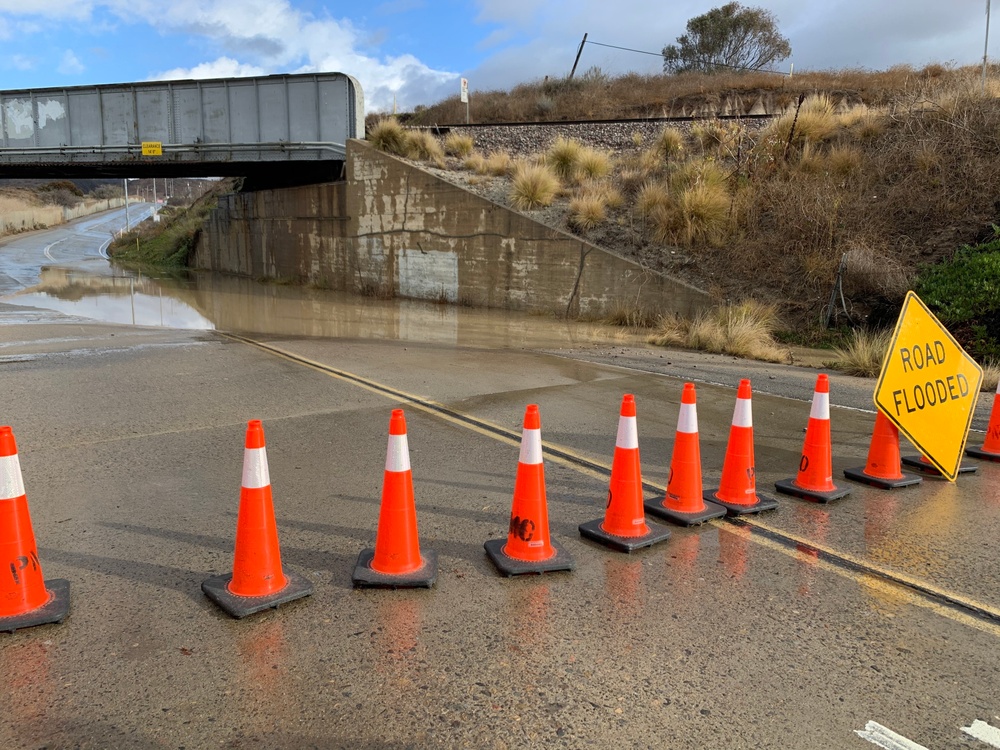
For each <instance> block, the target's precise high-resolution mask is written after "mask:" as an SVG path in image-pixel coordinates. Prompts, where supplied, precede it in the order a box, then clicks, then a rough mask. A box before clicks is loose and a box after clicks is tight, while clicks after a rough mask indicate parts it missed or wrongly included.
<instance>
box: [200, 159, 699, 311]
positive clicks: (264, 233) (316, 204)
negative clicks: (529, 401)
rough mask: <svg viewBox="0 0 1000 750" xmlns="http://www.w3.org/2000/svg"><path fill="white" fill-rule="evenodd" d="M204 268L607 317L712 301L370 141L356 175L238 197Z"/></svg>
mask: <svg viewBox="0 0 1000 750" xmlns="http://www.w3.org/2000/svg"><path fill="white" fill-rule="evenodd" d="M194 262H195V264H196V266H197V267H199V268H206V269H213V270H219V271H224V272H229V273H236V274H240V275H245V276H251V277H256V278H280V279H288V280H295V281H299V282H303V283H311V284H316V285H319V286H324V287H328V288H333V289H341V290H349V291H355V292H359V293H362V294H369V295H374V296H379V297H394V296H395V297H406V298H414V299H428V300H434V301H442V302H452V303H458V304H464V305H472V306H481V307H498V308H505V309H512V310H537V311H544V312H554V313H558V314H568V315H586V316H599V315H603V314H605V313H606V312H608V310H609V309H610V308H611V307H612V306H614V305H615V304H616V303H618V302H628V303H629V304H638V305H640V306H643V307H647V308H654V309H661V310H663V311H670V312H678V313H681V314H686V315H689V314H692V313H694V312H696V311H698V310H700V309H703V308H705V307H707V306H708V305H709V304H710V303H711V299H710V297H709V296H708V295H707V294H706V293H705V292H702V291H701V290H698V289H695V288H694V287H691V286H689V285H687V284H685V283H683V282H681V281H679V280H676V279H672V278H669V277H667V276H663V275H661V274H657V273H654V272H651V271H647V270H644V269H642V268H641V267H640V266H638V265H637V264H635V263H633V262H631V261H629V260H626V259H624V258H621V257H619V256H617V255H615V254H613V253H611V252H609V251H607V250H604V249H602V248H599V247H597V246H595V245H592V244H590V243H587V242H585V241H583V240H581V239H579V238H577V237H574V236H572V235H570V234H567V233H565V232H561V231H559V230H556V229H552V228H551V227H547V226H545V225H543V224H540V223H538V222H536V221H534V220H533V219H531V218H529V217H527V216H524V215H523V214H519V213H517V212H516V211H512V210H510V209H508V208H506V207H504V206H500V205H498V204H495V203H491V202H490V201H488V200H485V199H483V198H480V197H479V196H477V195H474V194H472V193H470V192H468V191H466V190H463V189H462V188H461V187H459V186H457V185H453V184H452V183H450V182H447V181H445V180H442V179H440V178H438V177H436V176H435V175H432V174H430V173H429V172H426V171H424V170H422V169H420V168H419V167H415V166H413V165H411V164H409V163H408V162H406V161H403V160H401V159H398V158H395V157H392V156H389V155H387V154H384V153H381V152H379V151H376V150H375V149H373V148H372V147H371V146H369V145H368V144H367V143H365V142H363V141H351V142H350V143H349V144H348V163H347V180H346V182H344V183H338V184H328V185H313V186H308V187H302V188H293V189H288V190H278V191H264V192H259V193H249V194H240V195H234V196H229V197H228V198H227V199H226V200H225V201H223V202H220V205H219V208H218V210H217V211H216V212H215V213H214V214H213V216H212V217H211V219H210V220H209V223H208V226H207V227H206V231H205V232H203V234H202V240H201V242H200V243H199V246H198V249H197V251H196V254H195V258H194Z"/></svg>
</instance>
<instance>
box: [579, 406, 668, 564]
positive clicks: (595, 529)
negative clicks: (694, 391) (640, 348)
mask: <svg viewBox="0 0 1000 750" xmlns="http://www.w3.org/2000/svg"><path fill="white" fill-rule="evenodd" d="M580 535H581V536H584V537H586V538H587V539H590V540H591V541H594V542H597V543H599V544H603V545H605V546H606V547H610V548H611V549H613V550H618V551H619V552H631V551H632V550H636V549H640V548H642V547H651V546H653V545H654V544H656V543H657V542H663V541H666V540H667V539H669V538H670V529H668V528H666V527H665V526H660V525H658V524H647V523H646V517H645V515H644V514H643V508H642V470H641V469H640V466H639V431H638V429H637V427H636V419H635V397H633V396H632V394H630V393H629V394H626V395H625V396H624V397H623V398H622V407H621V412H620V415H619V417H618V437H617V439H616V440H615V457H614V461H613V462H612V464H611V488H610V489H609V490H608V504H607V508H606V510H605V511H604V519H603V520H602V519H600V518H598V519H596V520H594V521H588V522H587V523H582V524H580Z"/></svg>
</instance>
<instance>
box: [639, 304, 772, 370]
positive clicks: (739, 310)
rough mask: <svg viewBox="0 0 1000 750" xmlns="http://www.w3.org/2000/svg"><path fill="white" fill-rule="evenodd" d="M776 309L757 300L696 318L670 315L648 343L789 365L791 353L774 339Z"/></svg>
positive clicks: (662, 320) (719, 308) (728, 306)
mask: <svg viewBox="0 0 1000 750" xmlns="http://www.w3.org/2000/svg"><path fill="white" fill-rule="evenodd" d="M777 325H778V314H777V309H776V308H775V307H774V306H773V305H766V304H763V303H760V302H757V301H756V300H746V301H744V302H740V303H737V304H733V305H724V306H722V307H718V308H716V309H714V310H712V311H709V312H706V313H703V314H701V315H698V316H696V317H695V318H694V319H688V318H682V317H680V316H676V315H674V316H667V317H664V318H662V319H661V321H660V325H659V328H658V330H657V331H656V332H655V333H653V334H651V335H650V336H649V337H648V338H647V339H646V341H647V342H648V343H650V344H655V345H657V346H683V347H686V348H689V349H700V350H703V351H708V352H715V353H719V354H732V355H733V356H736V357H745V358H747V359H759V360H763V361H765V362H787V361H788V357H789V354H788V351H787V350H786V349H784V348H782V347H781V346H780V345H779V344H778V342H777V341H775V339H774V331H775V329H776V328H777Z"/></svg>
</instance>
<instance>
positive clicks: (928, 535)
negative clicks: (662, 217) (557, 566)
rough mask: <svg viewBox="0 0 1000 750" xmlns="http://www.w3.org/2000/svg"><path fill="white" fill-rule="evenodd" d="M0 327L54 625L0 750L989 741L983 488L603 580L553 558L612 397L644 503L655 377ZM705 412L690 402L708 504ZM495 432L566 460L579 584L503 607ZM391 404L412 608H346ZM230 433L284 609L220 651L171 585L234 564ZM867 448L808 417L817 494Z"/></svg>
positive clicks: (507, 474) (615, 568) (853, 412)
mask: <svg viewBox="0 0 1000 750" xmlns="http://www.w3.org/2000/svg"><path fill="white" fill-rule="evenodd" d="M48 242H51V239H49V240H47V241H46V242H45V243H44V244H48ZM44 244H43V245H42V246H43V247H44ZM4 252H5V251H4V250H2V249H0V255H2V254H3V253H4ZM361 304H364V302H363V301H362V303H361ZM0 322H2V323H3V325H0V355H2V357H0V377H2V382H3V386H4V392H5V394H6V398H5V399H4V414H3V415H2V419H0V421H2V422H3V423H8V424H11V425H12V426H13V427H14V431H15V434H16V437H17V440H18V444H19V448H20V458H21V464H22V467H23V470H24V478H25V484H26V488H27V493H28V499H29V503H30V507H31V512H32V520H33V522H34V528H35V534H36V536H37V538H38V544H39V552H40V557H41V562H42V565H43V568H44V571H45V574H46V577H47V578H67V579H69V580H70V581H71V585H72V612H71V615H70V617H69V618H68V619H67V620H66V621H65V622H64V623H63V624H62V625H59V626H42V627H38V628H34V629H29V630H23V631H18V632H17V633H15V634H13V635H7V634H0V663H2V667H0V669H2V671H0V674H3V675H5V676H6V677H7V679H6V681H5V683H6V685H7V701H6V705H5V709H4V711H3V712H2V714H0V747H4V748H8V747H9V748H21V747H24V748H40V747H49V748H62V747H74V748H75V747H80V748H107V747H123V748H180V747H184V748H201V747H232V748H242V747H282V748H308V747H321V748H325V747H373V748H405V747H488V748H512V747H522V746H528V747H531V746H546V747H548V746H552V747H570V748H576V747H637V748H638V747H652V748H660V747H669V748H704V747H719V748H743V747H747V748H750V747H794V748H841V747H843V748H852V747H853V748H864V747H871V745H869V744H868V743H867V742H866V741H865V740H863V739H861V738H859V737H858V736H857V735H856V734H855V730H859V729H862V728H864V727H865V725H866V723H867V722H869V721H876V722H879V723H880V724H882V725H884V726H886V727H889V728H890V729H892V730H894V731H895V732H898V733H900V734H901V735H904V736H905V737H907V738H909V739H910V740H912V741H913V742H916V743H918V744H919V745H922V746H924V747H927V748H951V747H988V746H987V745H985V744H983V743H980V742H978V741H977V740H974V739H973V738H971V737H970V736H968V735H967V734H964V733H963V732H962V731H961V727H967V726H969V725H970V724H971V723H972V722H973V721H974V720H977V719H979V720H982V721H987V722H992V723H993V724H994V725H997V724H998V723H1000V722H998V721H997V719H996V714H997V707H998V701H1000V683H998V681H997V679H996V676H997V661H998V660H997V656H996V654H997V644H998V638H1000V623H998V621H997V620H996V619H993V618H992V617H990V616H988V615H989V613H998V612H1000V585H998V584H997V580H998V578H1000V575H998V574H1000V570H998V568H1000V564H998V561H997V555H996V553H995V548H994V546H993V544H992V537H993V535H994V534H993V530H995V529H996V528H998V526H1000V466H996V467H994V466H993V465H986V466H983V467H982V468H981V469H980V471H979V473H978V474H977V475H975V476H971V477H962V478H961V479H960V481H959V482H958V483H957V484H956V485H951V484H948V483H946V482H942V481H933V480H930V481H926V482H925V484H924V485H923V486H921V487H919V488H915V489H909V490H899V491H898V492H894V493H882V492H878V491H876V490H872V489H867V488H863V487H860V486H857V485H855V486H854V492H853V494H852V495H851V496H850V497H848V498H845V499H843V500H840V501H837V502H836V503H833V504H830V505H828V506H820V505H814V504H811V503H807V502H804V501H799V500H796V499H793V498H787V499H782V500H781V505H780V507H779V509H778V510H777V511H775V512H773V513H771V514H768V515H766V516H761V517H759V518H756V519H754V520H752V521H751V525H748V526H740V525H734V524H731V523H728V522H721V523H720V522H716V523H712V524H707V525H705V526H702V527H698V528H695V529H691V530H687V529H677V530H676V531H675V532H674V535H673V537H672V538H671V540H670V541H668V542H667V543H666V544H664V545H660V546H658V547H654V548H652V549H649V550H646V551H643V552H640V553H636V554H633V555H623V554H617V553H613V552H610V551H607V550H605V549H604V548H602V547H599V546H596V545H593V544H591V543H589V542H584V541H582V540H581V539H580V537H579V535H578V533H577V528H576V527H577V525H578V524H579V523H581V522H583V521H587V520H591V519H593V518H596V517H598V516H600V515H601V514H602V512H603V506H604V500H605V498H606V493H607V478H606V473H605V472H604V470H603V469H602V468H601V466H602V465H606V464H609V463H610V459H611V452H612V450H613V445H614V435H615V429H616V423H617V409H618V404H619V402H620V399H621V395H622V394H623V393H625V392H631V393H634V394H636V400H637V404H638V423H639V437H640V446H641V450H642V455H643V471H644V478H645V479H646V480H647V481H648V482H650V483H652V484H657V485H662V484H663V483H664V482H665V479H666V472H667V467H668V464H669V458H670V455H669V454H670V450H671V446H672V443H673V431H674V428H675V425H676V419H677V412H678V408H679V407H678V402H679V398H680V392H681V387H682V385H683V380H682V379H680V378H677V377H671V376H665V375H660V374H655V373H647V372H638V371H634V370H626V369H622V368H620V367H613V366H608V365H605V364H600V363H594V362H585V361H580V360H579V359H571V358H568V357H567V356H556V355H553V354H550V353H544V352H539V351H532V350H525V349H511V348H506V349H497V348H493V347H489V346H483V347H475V346H469V345H464V346H456V345H454V344H449V343H413V342H401V341H373V340H365V339H356V338H336V339H328V338H327V339H317V338H300V337H289V336H280V335H269V336H266V337H260V338H261V339H262V340H264V341H265V343H266V344H267V345H268V346H269V347H272V348H273V349H279V350H281V351H284V352H287V353H288V354H290V355H295V356H298V357H303V358H308V359H309V360H311V361H313V362H315V363H316V364H317V365H320V366H324V365H325V366H328V367H329V368H333V369H335V370H337V371H340V372H341V373H342V374H341V376H339V377H338V376H336V375H334V374H331V373H330V372H329V371H324V370H322V369H317V368H316V367H309V366H306V365H304V364H302V363H301V362H296V361H293V360H292V359H289V358H287V357H283V356H279V355H276V354H275V353H274V352H273V351H267V350H264V349H261V348H259V347H256V346H254V345H252V344H249V343H245V342H241V341H238V340H234V339H231V338H228V337H226V336H224V335H221V334H219V333H212V332H193V331H178V330H172V329H153V328H130V327H125V326H113V325H104V324H94V323H87V322H83V321H78V320H73V319H67V318H65V317H63V316H60V315H57V314H55V313H51V314H50V313H45V312H41V311H38V310H28V309H26V308H18V307H15V306H11V305H3V306H2V307H0ZM540 324H541V323H540ZM564 354H566V352H564ZM657 356H658V355H657ZM744 366H745V368H746V371H747V372H748V373H750V372H754V373H760V372H762V370H760V369H758V368H760V367H761V366H753V365H750V364H746V363H745V364H744ZM765 367H766V366H765ZM701 369H704V368H701ZM768 372H773V371H771V370H768ZM793 372H795V373H796V374H795V376H794V378H792V379H790V380H789V382H788V383H786V385H785V386H782V387H787V388H788V389H790V390H791V393H790V394H789V395H794V396H797V398H790V397H787V396H780V395H772V393H773V392H775V391H776V389H772V388H767V387H762V388H760V389H759V392H758V394H757V395H756V396H755V399H754V417H755V434H756V438H757V470H758V481H759V486H760V488H761V489H762V490H763V489H765V488H769V487H770V486H771V483H772V482H773V480H775V479H779V478H783V477H786V476H790V475H791V474H792V473H793V468H794V467H795V465H796V464H797V461H798V455H799V448H800V446H801V440H802V428H803V427H804V425H805V423H806V420H807V418H808V412H809V407H808V403H807V402H806V400H805V399H808V398H809V395H810V394H809V391H810V390H811V382H812V381H813V380H814V378H815V371H806V372H801V371H793ZM344 374H350V376H356V377H357V378H360V379H362V380H363V381H365V382H359V381H358V380H354V381H351V380H346V379H345V378H344ZM678 374H682V375H683V373H678ZM754 378H755V382H757V380H756V379H757V375H756V374H755V375H754ZM764 379H765V375H763V374H762V375H761V377H760V380H761V382H763V380H764ZM777 379H778V378H777V377H776V380H777ZM706 380H713V379H712V378H706ZM716 380H717V379H716ZM800 381H804V382H805V383H806V385H804V386H803V385H802V384H801V382H800ZM769 382H773V381H770V380H769ZM782 382H785V381H784V380H782ZM379 386H385V387H387V388H388V389H390V390H395V391H405V392H406V393H407V394H409V395H410V397H411V398H408V397H406V396H401V395H392V393H389V394H386V393H385V392H384V391H383V392H378V390H377V388H378V387H379ZM734 396H735V393H734V390H733V389H732V388H731V387H727V386H724V385H710V384H708V383H702V384H699V387H698V397H699V422H700V427H701V438H702V456H703V463H704V467H705V472H706V481H710V480H711V479H713V478H717V477H718V472H719V469H720V467H721V461H722V455H723V451H724V445H725V440H726V436H727V434H728V428H729V421H730V418H731V415H732V408H733V399H734ZM833 400H834V403H835V404H836V403H837V402H838V391H837V388H836V384H835V387H834V395H833ZM430 401H433V402H435V404H440V405H442V406H443V407H444V408H445V409H446V410H447V412H446V414H445V415H444V416H441V414H440V412H437V411H435V408H436V407H435V406H434V404H429V403H428V402H430ZM527 403H538V404H539V405H540V407H541V416H542V437H543V439H544V440H546V441H547V442H549V443H551V444H554V445H557V446H560V447H562V448H563V449H564V451H565V453H566V454H567V455H574V456H576V457H578V459H579V460H578V461H575V462H574V461H567V460H555V459H554V458H553V457H552V456H551V455H550V456H549V457H548V458H547V463H546V476H547V480H548V496H549V514H550V518H551V523H552V530H553V534H554V535H555V536H556V537H557V538H558V539H559V540H560V541H561V542H562V543H563V545H564V546H565V548H566V549H567V550H568V551H569V552H570V553H571V554H572V555H573V556H574V557H575V559H576V564H577V569H576V570H575V571H574V572H573V573H569V574H553V575H549V576H536V577H528V578H519V579H503V578H500V577H498V576H497V575H496V573H495V571H494V569H493V568H492V566H491V565H490V563H489V562H488V560H487V559H486V557H485V555H484V553H483V549H482V543H483V541H485V540H487V539H490V538H497V537H500V536H502V535H503V534H504V533H505V531H506V527H507V517H508V514H509V510H510V497H511V492H512V488H513V481H514V473H515V470H516V464H517V455H518V448H517V445H516V443H512V442H511V441H509V440H508V439H506V438H505V437H504V436H503V435H502V434H499V435H498V434H496V433H490V432H489V431H488V430H485V429H482V428H481V426H483V425H487V426H488V425H491V424H492V425H497V426H499V427H501V428H505V429H507V430H512V431H514V432H515V433H516V432H517V431H518V429H519V427H520V419H521V416H522V414H523V411H524V406H525V404H527ZM399 406H402V407H403V408H405V409H406V410H407V421H408V426H409V443H410V450H411V461H412V465H413V475H414V484H415V494H416V499H417V512H418V517H419V523H420V532H421V543H422V545H423V546H424V547H426V548H433V549H434V550H436V551H437V553H438V556H439V560H440V572H439V579H438V583H437V585H436V586H435V588H434V589H432V590H430V591H423V590H421V591H357V590H353V589H352V588H351V582H350V577H351V570H352V568H353V565H354V562H355V559H356V557H357V554H358V552H359V551H360V550H361V549H362V548H363V547H365V546H369V545H370V544H371V543H372V541H373V539H374V533H375V525H376V521H377V516H378V498H379V493H380V487H381V480H382V469H383V465H384V457H385V447H386V431H387V426H388V418H389V412H390V410H391V409H392V408H395V407H399ZM448 414H460V415H465V416H467V417H468V418H469V421H467V422H465V423H464V424H461V423H459V422H457V421H456V420H454V419H449V418H447V417H448ZM253 418H259V419H262V420H263V422H264V428H265V432H266V436H267V440H268V457H269V464H270V475H271V480H272V484H273V487H274V493H275V506H276V510H277V516H278V526H279V534H280V538H281V542H282V553H283V558H284V561H285V564H286V565H288V566H290V567H292V568H294V569H296V570H298V571H299V572H302V573H304V574H305V575H307V576H308V577H309V578H310V579H311V580H312V581H313V582H314V584H315V586H316V589H315V593H314V595H313V596H311V597H309V598H307V599H305V600H301V601H299V602H296V603H293V604H290V605H287V606H285V607H282V608H280V609H278V610H273V611H268V612H265V613H263V614H261V615H258V616H255V617H253V618H251V619H248V620H244V621H235V620H231V619H230V618H229V617H228V616H226V615H224V614H222V613H221V612H219V611H218V610H217V609H215V608H214V606H213V605H211V604H210V602H209V601H208V600H207V599H206V598H205V597H204V596H203V595H202V593H201V591H200V590H199V585H200V583H201V581H202V580H204V579H205V578H207V577H209V576H210V575H214V574H218V573H223V572H226V571H228V570H229V566H230V565H231V562H232V541H233V534H234V531H235V516H236V510H237V504H238V497H239V484H240V476H241V462H242V447H243V432H244V429H245V423H246V420H248V419H253ZM872 421H873V415H872V414H869V413H866V412H863V411H858V410H857V409H843V408H834V410H833V435H834V466H835V470H836V471H835V475H839V473H840V469H842V468H843V467H845V466H850V465H857V464H860V463H863V462H864V455H865V452H866V450H867V442H868V435H869V434H870V429H871V423H872ZM477 425H478V426H477ZM837 481H838V482H839V481H840V480H837ZM650 496H652V492H650ZM795 540H800V544H799V546H798V548H797V547H796V542H795ZM817 550H819V552H817ZM898 581H911V582H912V585H910V586H906V585H900V583H898ZM949 602H951V603H949ZM977 610H978V611H980V612H986V613H987V616H981V615H977V614H976V611H977Z"/></svg>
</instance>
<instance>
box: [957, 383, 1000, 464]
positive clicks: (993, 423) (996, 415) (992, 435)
mask: <svg viewBox="0 0 1000 750" xmlns="http://www.w3.org/2000/svg"><path fill="white" fill-rule="evenodd" d="M965 452H966V453H967V454H969V455H970V456H972V457H973V458H984V459H986V460H987V461H1000V383H997V392H996V395H995V396H994V397H993V411H991V412H990V423H989V425H988V426H987V427H986V440H984V441H983V447H982V448H966V449H965Z"/></svg>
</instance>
